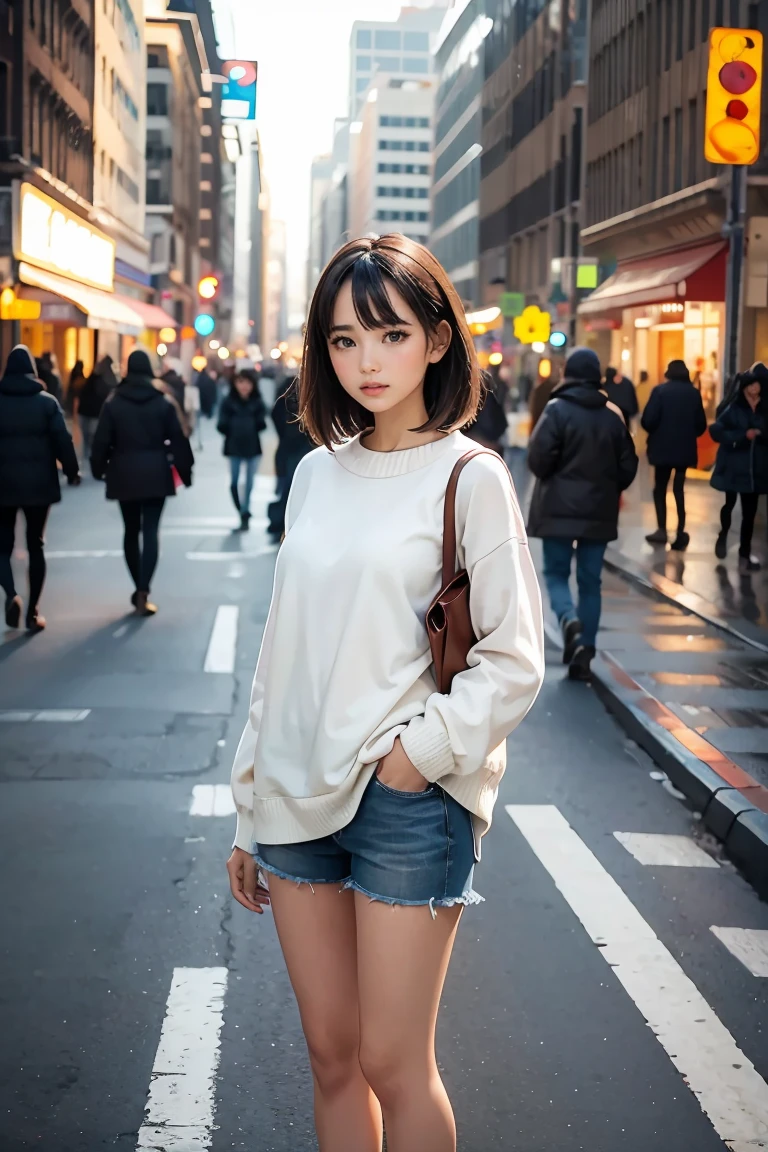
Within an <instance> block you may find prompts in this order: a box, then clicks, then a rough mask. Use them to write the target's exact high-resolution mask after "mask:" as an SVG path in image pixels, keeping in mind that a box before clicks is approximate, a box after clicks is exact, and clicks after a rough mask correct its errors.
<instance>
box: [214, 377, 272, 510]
mask: <svg viewBox="0 0 768 1152" xmlns="http://www.w3.org/2000/svg"><path fill="white" fill-rule="evenodd" d="M266 426H267V421H266V408H265V406H264V401H263V400H262V398H261V393H260V391H259V378H258V375H257V374H256V373H255V372H253V371H251V370H250V369H247V368H244V369H242V370H241V371H239V372H238V373H237V374H236V375H235V378H234V380H233V381H232V387H231V388H230V390H229V395H228V396H225V397H224V399H223V400H222V402H221V407H220V408H219V423H218V429H219V432H221V434H222V436H223V437H224V455H225V456H227V457H229V464H230V468H231V473H232V475H231V485H230V489H229V490H230V493H231V495H232V503H233V504H234V505H235V508H236V509H237V511H238V512H239V513H240V528H241V530H242V531H243V532H247V531H248V527H249V521H250V519H251V492H252V490H253V478H254V476H255V475H256V470H257V468H258V466H259V460H260V459H261V439H260V437H259V433H260V432H263V431H264V429H265V428H266ZM243 464H245V489H244V491H243V495H242V499H241V497H240V473H241V471H242V467H243Z"/></svg>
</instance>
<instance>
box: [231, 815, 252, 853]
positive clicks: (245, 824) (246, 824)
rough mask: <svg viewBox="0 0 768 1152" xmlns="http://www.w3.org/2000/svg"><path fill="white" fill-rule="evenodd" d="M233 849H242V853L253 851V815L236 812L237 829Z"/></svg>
mask: <svg viewBox="0 0 768 1152" xmlns="http://www.w3.org/2000/svg"><path fill="white" fill-rule="evenodd" d="M232 847H233V848H242V849H243V851H244V852H252V851H253V813H252V812H238V814H237V828H236V829H235V840H234V843H233V845H232Z"/></svg>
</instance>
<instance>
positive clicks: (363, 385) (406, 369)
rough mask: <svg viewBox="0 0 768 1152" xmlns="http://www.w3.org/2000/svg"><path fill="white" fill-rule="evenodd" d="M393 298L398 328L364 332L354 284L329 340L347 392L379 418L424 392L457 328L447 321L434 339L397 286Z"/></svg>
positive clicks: (344, 290) (340, 302) (341, 301)
mask: <svg viewBox="0 0 768 1152" xmlns="http://www.w3.org/2000/svg"><path fill="white" fill-rule="evenodd" d="M387 295H388V296H389V300H390V304H391V305H392V308H393V309H394V311H395V313H396V314H397V315H398V316H399V317H400V318H401V320H402V321H403V323H402V324H398V325H396V326H394V327H387V328H372V329H367V328H364V327H363V325H362V324H361V323H360V320H359V319H358V317H357V314H356V313H355V308H354V304H353V302H352V284H351V281H349V280H347V281H346V282H345V283H344V284H343V285H342V287H341V289H340V290H339V294H338V296H337V297H336V303H335V305H334V309H333V322H332V325H331V331H330V334H329V336H328V350H329V353H330V357H331V364H332V365H333V369H334V371H335V373H336V375H337V376H338V378H339V383H340V384H341V386H342V388H343V389H344V391H345V392H346V393H347V394H348V395H349V396H351V397H352V398H353V399H354V400H357V402H358V403H359V404H362V406H363V407H364V408H367V409H368V411H369V412H373V413H374V414H375V413H377V412H388V411H389V410H390V409H392V408H395V407H397V405H399V404H402V403H403V401H405V400H407V399H408V398H409V397H410V396H412V395H413V393H414V392H416V391H417V390H418V389H420V388H421V387H422V385H423V383H424V376H425V374H426V371H427V367H428V365H430V364H436V363H437V362H438V360H441V359H442V358H443V356H444V355H445V353H446V351H447V350H448V345H449V344H450V342H451V326H450V324H448V322H447V321H446V320H442V321H441V322H440V324H439V325H438V328H437V331H436V332H434V333H432V334H430V336H429V337H428V336H427V334H426V333H425V332H424V329H423V328H422V326H421V324H420V323H419V320H418V317H417V316H416V314H415V313H414V312H413V311H412V310H411V309H410V308H409V307H408V305H407V304H406V302H405V300H404V299H403V297H402V296H401V295H400V293H399V292H397V291H396V289H395V288H394V287H393V286H391V285H390V286H388V288H387Z"/></svg>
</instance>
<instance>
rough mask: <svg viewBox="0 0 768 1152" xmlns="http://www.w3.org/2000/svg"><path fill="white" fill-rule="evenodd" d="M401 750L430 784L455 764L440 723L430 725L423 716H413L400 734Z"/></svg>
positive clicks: (449, 744)
mask: <svg viewBox="0 0 768 1152" xmlns="http://www.w3.org/2000/svg"><path fill="white" fill-rule="evenodd" d="M400 743H401V744H402V746H403V751H404V752H405V754H406V756H407V757H408V759H409V760H410V762H411V763H412V764H413V766H414V768H416V769H418V771H419V772H421V774H422V776H423V777H424V779H425V780H429V782H430V784H434V783H436V782H437V781H438V780H439V779H440V777H441V776H446V775H447V774H448V773H449V772H453V771H454V769H455V767H456V765H455V763H454V759H453V749H452V748H451V742H450V740H449V739H448V734H447V732H446V731H445V728H443V726H442V724H434V725H430V724H428V723H427V721H426V719H425V717H424V716H414V718H413V720H411V722H410V724H409V725H408V727H407V728H406V729H405V731H404V732H401V734H400Z"/></svg>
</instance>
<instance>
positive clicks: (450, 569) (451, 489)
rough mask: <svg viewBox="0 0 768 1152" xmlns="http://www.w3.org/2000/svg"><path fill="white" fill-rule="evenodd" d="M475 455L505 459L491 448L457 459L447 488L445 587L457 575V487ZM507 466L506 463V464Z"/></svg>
mask: <svg viewBox="0 0 768 1152" xmlns="http://www.w3.org/2000/svg"><path fill="white" fill-rule="evenodd" d="M475 456H495V457H496V459H497V460H501V463H502V464H504V460H502V458H501V457H500V456H499V454H498V452H492V451H491V450H490V449H489V448H471V449H470V450H469V452H465V453H464V455H463V456H462V457H461V458H460V459H459V460H457V461H456V464H455V465H454V468H453V471H452V472H451V475H450V479H449V480H448V486H447V488H446V489H445V510H444V513H443V587H445V585H446V584H447V583H448V582H449V581H450V580H452V579H453V577H454V576H455V575H456V571H457V569H456V489H457V487H458V484H459V476H460V475H461V470H462V468H463V467H464V465H465V464H469V462H470V460H474V458H475ZM504 466H505V467H506V464H505V465H504Z"/></svg>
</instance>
